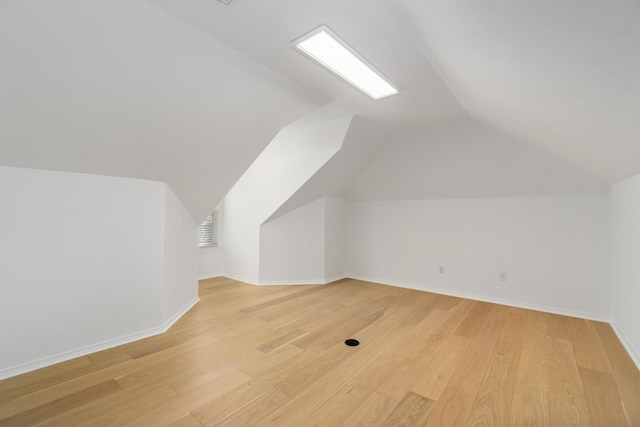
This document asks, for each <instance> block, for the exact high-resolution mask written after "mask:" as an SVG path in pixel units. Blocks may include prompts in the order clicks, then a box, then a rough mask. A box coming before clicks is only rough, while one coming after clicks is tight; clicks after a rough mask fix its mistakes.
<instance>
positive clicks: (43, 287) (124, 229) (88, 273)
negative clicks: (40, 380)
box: [0, 167, 197, 378]
mask: <svg viewBox="0 0 640 427" xmlns="http://www.w3.org/2000/svg"><path fill="white" fill-rule="evenodd" d="M167 205H169V206H168V208H167ZM166 208H167V209H166ZM165 209H166V214H165ZM190 222H191V223H190ZM192 223H193V220H190V221H189V220H188V219H187V217H186V216H185V215H184V208H183V207H181V206H179V202H178V201H177V199H175V198H172V197H171V195H169V194H168V193H167V190H166V186H165V185H164V184H163V183H160V182H153V181H144V180H135V179H126V178H114V177H106V176H97V175H86V174H76V173H67V172H52V171H43V170H33V169H20V168H9V167H0V236H1V238H0V342H1V343H2V351H0V378H2V377H7V376H12V375H16V374H18V373H21V372H26V371H28V370H32V369H36V368H38V367H41V366H46V365H49V364H53V363H57V362H59V361H62V360H66V359H69V358H72V357H76V356H79V355H82V354H87V353H90V352H93V351H97V350H100V349H104V348H108V347H111V346H114V345H117V344H120V343H123V342H127V341H131V340H135V339H138V338H142V337H144V336H148V335H151V334H154V333H159V332H162V330H163V329H164V328H166V327H168V325H169V324H170V323H167V322H165V320H166V319H169V318H173V317H174V316H173V315H175V314H176V313H175V312H173V313H172V310H174V309H176V308H177V307H180V308H184V305H185V302H186V301H187V300H188V299H189V298H193V297H194V296H195V295H194V290H195V287H194V286H195V282H193V283H192V280H193V276H194V274H197V273H195V272H197V270H193V272H191V271H190V269H191V268H193V266H195V268H197V264H195V262H193V261H189V260H190V259H191V254H194V252H193V250H189V249H187V248H186V246H187V235H190V234H191V232H192V231H191V227H192ZM165 232H166V234H165ZM165 239H166V240H165ZM196 244H197V243H196V242H195V241H194V242H193V245H194V246H195V245H196ZM171 245H176V247H175V252H174V249H171V248H169V247H170V246H171ZM178 246H179V247H178ZM165 248H166V249H167V250H166V251H165ZM183 251H184V253H183V254H182V255H178V252H183ZM174 256H175V257H174ZM183 262H185V263H186V264H185V265H183V266H180V265H179V264H181V263H183ZM165 265H166V266H167V269H166V271H165ZM194 302H195V301H194Z"/></svg>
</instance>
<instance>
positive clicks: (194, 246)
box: [162, 186, 198, 323]
mask: <svg viewBox="0 0 640 427" xmlns="http://www.w3.org/2000/svg"><path fill="white" fill-rule="evenodd" d="M164 202H165V210H164V221H165V223H164V295H163V297H164V298H163V318H162V321H163V322H171V321H175V320H177V319H178V318H179V317H180V316H181V315H182V314H184V312H185V311H186V310H188V309H189V308H191V307H192V306H193V304H195V303H196V302H197V301H198V224H196V222H195V221H194V220H193V217H192V216H191V214H190V213H189V212H188V211H187V209H186V208H185V207H184V205H183V204H182V203H181V202H180V200H179V199H178V197H176V195H175V194H174V193H173V191H171V189H170V188H169V187H167V186H165V198H164ZM172 323H173V322H172Z"/></svg>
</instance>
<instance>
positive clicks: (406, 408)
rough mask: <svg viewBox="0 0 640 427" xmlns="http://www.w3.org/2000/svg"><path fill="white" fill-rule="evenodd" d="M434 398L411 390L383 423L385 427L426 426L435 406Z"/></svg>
mask: <svg viewBox="0 0 640 427" xmlns="http://www.w3.org/2000/svg"><path fill="white" fill-rule="evenodd" d="M435 403H436V402H434V401H433V400H431V399H428V398H426V397H424V396H421V395H419V394H416V393H413V392H409V393H407V395H406V396H405V397H404V398H403V399H402V401H400V403H399V404H398V406H396V408H395V409H394V410H393V412H391V414H389V418H387V419H386V420H385V421H384V423H383V424H382V425H383V426H385V427H404V426H406V427H409V426H424V425H425V423H426V422H427V420H428V419H429V417H430V416H431V412H432V411H433V408H434V406H435Z"/></svg>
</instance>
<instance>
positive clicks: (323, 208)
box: [260, 197, 346, 284]
mask: <svg viewBox="0 0 640 427" xmlns="http://www.w3.org/2000/svg"><path fill="white" fill-rule="evenodd" d="M345 206H346V203H345V201H344V199H342V198H340V197H321V198H319V199H317V200H315V201H313V202H311V203H309V204H306V205H304V206H301V207H299V208H297V209H295V210H293V211H291V212H287V213H286V214H284V215H281V216H278V217H277V218H274V219H271V220H269V221H267V222H265V223H264V224H262V226H261V227H260V284H270V283H274V284H312V283H316V284H322V283H328V282H332V281H334V280H338V279H341V278H343V277H345V273H346V270H345V263H346V256H345V255H346V253H345V249H346V247H345V244H346V226H345V222H346V210H345Z"/></svg>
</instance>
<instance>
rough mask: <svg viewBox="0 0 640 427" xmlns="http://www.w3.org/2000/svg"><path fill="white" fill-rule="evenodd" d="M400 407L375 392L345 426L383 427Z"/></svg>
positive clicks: (358, 408) (346, 421)
mask: <svg viewBox="0 0 640 427" xmlns="http://www.w3.org/2000/svg"><path fill="white" fill-rule="evenodd" d="M396 406H398V402H396V401H394V400H393V399H391V398H389V397H387V396H385V395H383V394H381V393H378V392H374V393H371V394H370V395H369V397H368V398H367V399H366V400H365V401H364V402H362V403H361V404H360V406H358V407H357V408H356V410H355V411H353V413H352V414H351V415H350V416H349V418H347V419H346V420H345V422H344V425H345V426H352V427H376V426H381V425H382V424H383V423H384V421H385V420H386V419H387V418H388V417H389V415H391V412H393V410H394V409H395V407H396Z"/></svg>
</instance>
